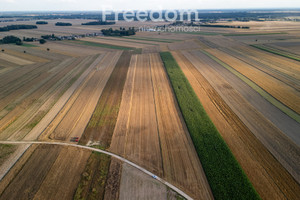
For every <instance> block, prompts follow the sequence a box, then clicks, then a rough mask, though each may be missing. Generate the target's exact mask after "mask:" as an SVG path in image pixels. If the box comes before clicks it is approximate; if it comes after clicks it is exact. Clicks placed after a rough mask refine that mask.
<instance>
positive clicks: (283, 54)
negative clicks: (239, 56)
mask: <svg viewBox="0 0 300 200" xmlns="http://www.w3.org/2000/svg"><path fill="white" fill-rule="evenodd" d="M250 46H252V47H255V48H257V49H260V50H263V51H267V52H269V53H273V54H276V55H279V56H283V57H286V58H290V59H293V60H296V61H300V58H297V57H295V56H291V55H288V54H285V53H282V52H280V51H276V50H275V49H271V48H268V47H264V46H261V45H255V44H253V45H250Z"/></svg>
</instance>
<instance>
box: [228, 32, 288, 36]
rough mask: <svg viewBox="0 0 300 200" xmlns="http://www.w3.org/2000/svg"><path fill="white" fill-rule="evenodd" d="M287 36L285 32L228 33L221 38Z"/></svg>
mask: <svg viewBox="0 0 300 200" xmlns="http://www.w3.org/2000/svg"><path fill="white" fill-rule="evenodd" d="M280 34H287V33H285V32H276V33H228V34H223V36H255V35H280Z"/></svg>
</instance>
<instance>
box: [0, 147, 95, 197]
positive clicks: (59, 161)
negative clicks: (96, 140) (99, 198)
mask: <svg viewBox="0 0 300 200" xmlns="http://www.w3.org/2000/svg"><path fill="white" fill-rule="evenodd" d="M31 148H34V150H33V153H32V155H30V156H29V157H28V158H27V159H26V161H25V162H22V160H19V161H18V162H17V163H16V165H15V166H14V168H13V169H15V170H14V172H13V171H10V172H11V173H15V177H12V179H11V180H10V181H9V182H8V181H6V179H8V178H9V176H6V177H5V178H4V179H3V180H2V181H1V186H0V189H1V199H71V198H72V197H73V195H74V192H75V189H76V187H77V183H78V182H79V180H80V172H81V171H83V169H84V166H85V164H86V161H87V159H88V157H89V155H90V152H89V151H85V150H78V149H75V148H74V147H61V146H57V145H38V146H35V147H31ZM28 151H29V150H28ZM26 153H27V152H26ZM75 155H76V157H77V158H76V159H73V157H74V156H75ZM24 156H25V155H24ZM24 156H23V157H24ZM23 157H22V158H23ZM19 165H21V166H22V165H23V166H22V167H21V168H19V167H18V166H19ZM16 175H17V176H16ZM5 183H6V184H5Z"/></svg>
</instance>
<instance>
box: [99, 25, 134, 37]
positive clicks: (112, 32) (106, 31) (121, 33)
mask: <svg viewBox="0 0 300 200" xmlns="http://www.w3.org/2000/svg"><path fill="white" fill-rule="evenodd" d="M135 31H136V30H135V29H134V27H132V28H131V27H129V29H128V30H126V29H125V28H122V27H120V29H119V30H118V29H116V30H113V29H112V28H109V29H102V30H101V32H102V33H103V35H106V36H129V35H135Z"/></svg>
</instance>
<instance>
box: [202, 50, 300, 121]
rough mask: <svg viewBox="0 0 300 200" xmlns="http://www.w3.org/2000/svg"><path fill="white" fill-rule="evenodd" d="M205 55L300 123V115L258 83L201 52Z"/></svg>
mask: <svg viewBox="0 0 300 200" xmlns="http://www.w3.org/2000/svg"><path fill="white" fill-rule="evenodd" d="M201 51H202V52H203V53H204V54H206V55H207V56H209V57H210V58H211V59H213V60H214V61H216V62H217V63H219V64H220V65H221V66H223V67H225V68H226V69H228V70H229V71H230V72H231V73H233V74H234V75H236V76H237V77H239V78H240V79H241V80H242V81H244V82H245V83H246V84H247V85H249V86H250V87H251V88H252V89H254V90H255V91H256V92H258V93H259V94H260V95H261V96H262V97H263V98H265V99H266V100H267V101H269V102H270V103H271V104H273V105H274V106H276V107H277V108H278V109H280V110H281V111H282V112H284V113H285V114H287V115H288V116H289V117H291V118H292V119H294V120H295V121H297V122H298V123H300V115H299V114H298V113H296V112H295V111H294V110H292V109H290V108H289V107H287V106H286V105H284V104H283V103H281V102H280V101H278V100H277V99H276V98H274V97H273V96H272V95H270V94H269V93H268V92H266V91H265V90H264V89H262V88H261V87H260V86H258V85H257V84H256V83H254V82H253V81H251V80H250V79H248V78H247V77H246V76H244V75H243V74H241V73H240V72H238V71H236V70H235V69H233V68H232V67H231V66H229V65H227V64H226V63H224V62H223V61H221V60H219V59H218V58H217V57H215V56H213V55H211V54H210V53H208V52H207V51H205V50H201Z"/></svg>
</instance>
